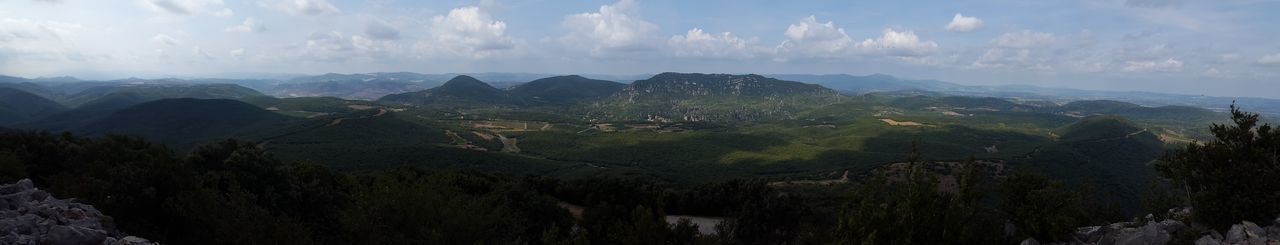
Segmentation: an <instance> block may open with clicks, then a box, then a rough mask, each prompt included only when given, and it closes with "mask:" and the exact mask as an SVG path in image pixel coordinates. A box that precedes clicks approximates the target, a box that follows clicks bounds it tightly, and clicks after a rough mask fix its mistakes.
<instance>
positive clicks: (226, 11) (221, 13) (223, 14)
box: [211, 8, 236, 17]
mask: <svg viewBox="0 0 1280 245" xmlns="http://www.w3.org/2000/svg"><path fill="white" fill-rule="evenodd" d="M211 15H213V16H218V17H229V16H232V15H236V12H235V11H231V9H229V8H223V9H222V10H218V12H213V13H212V14H211Z"/></svg>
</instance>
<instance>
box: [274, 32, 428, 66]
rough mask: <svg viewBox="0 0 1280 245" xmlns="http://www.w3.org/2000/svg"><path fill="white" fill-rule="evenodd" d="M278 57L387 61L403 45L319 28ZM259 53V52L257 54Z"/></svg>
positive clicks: (342, 61)
mask: <svg viewBox="0 0 1280 245" xmlns="http://www.w3.org/2000/svg"><path fill="white" fill-rule="evenodd" d="M286 51H287V52H286V53H284V55H282V56H281V57H279V58H283V59H285V60H289V61H300V62H305V63H315V62H333V63H344V62H345V63H351V62H362V63H371V62H385V61H389V60H390V58H395V57H393V56H392V55H393V54H399V53H403V52H402V47H401V46H400V45H399V44H398V43H396V42H391V41H377V40H373V39H369V38H367V37H364V36H360V35H350V36H348V35H346V34H343V33H342V32H338V31H330V32H324V33H322V32H317V33H312V34H311V35H310V36H308V37H307V40H306V42H303V43H302V44H299V45H292V46H289V47H288V48H287V49H286ZM255 57H258V56H255Z"/></svg>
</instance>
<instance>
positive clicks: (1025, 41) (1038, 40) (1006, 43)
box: [991, 30, 1057, 48]
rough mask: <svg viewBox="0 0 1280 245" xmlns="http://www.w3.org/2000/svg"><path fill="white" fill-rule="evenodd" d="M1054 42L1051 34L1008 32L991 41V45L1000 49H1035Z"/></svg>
mask: <svg viewBox="0 0 1280 245" xmlns="http://www.w3.org/2000/svg"><path fill="white" fill-rule="evenodd" d="M1056 40H1057V38H1056V37H1054V36H1053V33H1044V32H1032V31H1030V30H1022V32H1010V33H1005V34H1003V35H1000V36H999V37H996V39H993V40H991V44H993V45H995V46H996V47H1002V48H1036V47H1045V46H1049V45H1052V44H1053V42H1054V41H1056Z"/></svg>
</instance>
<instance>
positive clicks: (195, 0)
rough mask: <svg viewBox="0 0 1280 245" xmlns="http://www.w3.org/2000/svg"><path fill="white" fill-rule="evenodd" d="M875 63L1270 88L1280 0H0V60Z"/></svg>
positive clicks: (629, 69)
mask: <svg viewBox="0 0 1280 245" xmlns="http://www.w3.org/2000/svg"><path fill="white" fill-rule="evenodd" d="M376 71H411V72H423V73H446V72H534V73H591V74H641V73H656V72H663V71H679V72H708V73H712V72H714V73H824V74H825V73H848V74H871V73H884V74H891V75H895V76H900V77H907V78H927V79H940V80H945V81H951V82H957V83H962V84H982V85H991V84H1023V85H1039V86H1053V87H1071V88H1084V89H1102V90H1144V91H1157V92H1174V93H1187V94H1208V95H1231V96H1258V97H1273V98H1275V97H1280V92H1277V91H1280V89H1276V87H1277V85H1280V80H1278V78H1280V1H1275V0H1219V1H1190V0H1076V1H1053V0H1045V1H1013V0H989V1H910V2H907V1H835V0H818V1H729V0H706V1H675V0H671V1H657V0H622V1H551V0H525V1H519V0H506V1H504V0H485V1H394V0H353V1H343V0H112V1H88V0H0V74H7V75H17V76H26V77H37V76H55V75H80V76H97V77H92V78H111V77H124V76H130V75H134V76H143V77H146V76H153V77H154V76H206V77H207V76H219V75H223V74H227V73H325V72H340V73H356V72H376Z"/></svg>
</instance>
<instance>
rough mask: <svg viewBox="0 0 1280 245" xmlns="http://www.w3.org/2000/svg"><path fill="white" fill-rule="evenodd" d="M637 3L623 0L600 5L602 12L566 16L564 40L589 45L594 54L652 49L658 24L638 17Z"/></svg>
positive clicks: (573, 43)
mask: <svg viewBox="0 0 1280 245" xmlns="http://www.w3.org/2000/svg"><path fill="white" fill-rule="evenodd" d="M635 5H636V4H635V1H633V0H621V1H618V3H615V4H613V5H604V6H600V10H599V12H592V13H579V14H573V15H569V16H566V17H565V18H564V21H563V22H562V23H561V25H563V26H564V27H565V28H567V29H569V34H568V35H566V36H564V37H563V38H562V39H561V40H562V41H563V42H565V44H566V45H568V46H569V47H571V48H576V47H586V48H588V49H589V52H590V53H591V54H592V55H594V56H609V55H611V54H613V53H617V52H623V53H627V52H635V51H643V50H649V49H651V48H653V47H652V46H650V43H651V41H653V40H652V39H653V37H652V33H654V32H656V31H657V30H658V26H657V25H654V24H653V23H649V22H647V21H644V20H642V19H639V18H637V17H636V16H635V15H636V14H637V10H636V6H635Z"/></svg>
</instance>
